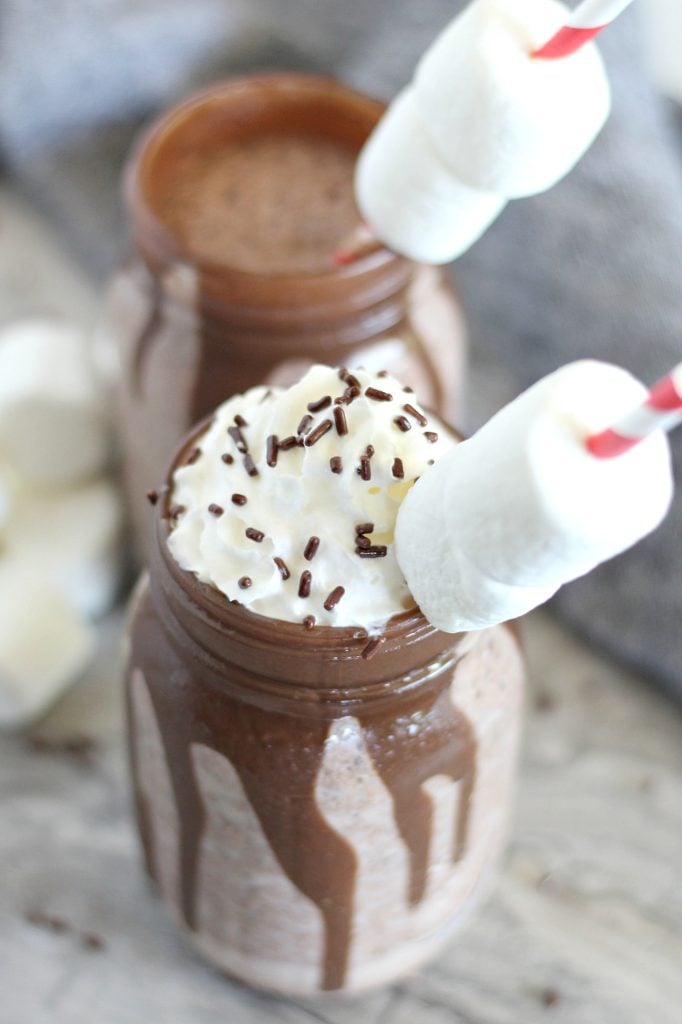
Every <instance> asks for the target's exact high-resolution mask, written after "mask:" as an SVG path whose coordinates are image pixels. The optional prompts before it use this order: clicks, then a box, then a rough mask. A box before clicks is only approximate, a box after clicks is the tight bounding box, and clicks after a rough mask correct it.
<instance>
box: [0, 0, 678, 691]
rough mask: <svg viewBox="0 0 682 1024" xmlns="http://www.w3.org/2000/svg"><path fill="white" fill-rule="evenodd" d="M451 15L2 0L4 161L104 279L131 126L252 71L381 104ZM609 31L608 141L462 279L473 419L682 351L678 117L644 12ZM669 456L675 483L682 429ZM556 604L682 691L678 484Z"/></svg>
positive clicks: (243, 2)
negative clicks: (288, 74) (294, 71)
mask: <svg viewBox="0 0 682 1024" xmlns="http://www.w3.org/2000/svg"><path fill="white" fill-rule="evenodd" d="M521 2H523V0H519V3H521ZM461 6H462V4H461V3H457V2H455V3H453V2H451V0H447V2H446V0H421V2H420V3H418V4H415V3H408V2H407V0H380V2H377V0H375V2H374V3H371V4H370V3H368V2H367V0H192V2H191V3H188V2H187V0H50V2H49V3H45V0H16V2H11V0H10V2H8V0H0V159H2V161H3V162H4V164H5V167H6V168H7V169H8V171H9V172H10V173H11V174H12V175H13V176H15V177H16V178H17V179H18V180H19V181H20V182H21V183H22V185H23V187H24V188H25V190H26V191H27V192H28V193H29V194H30V195H31V196H32V197H33V198H34V200H36V201H37V202H39V203H40V205H41V206H42V208H43V209H44V210H46V211H47V212H49V213H50V215H51V216H52V217H53V218H54V219H55V221H56V222H57V223H58V224H59V225H60V227H61V229H62V231H63V234H64V238H65V239H66V240H67V241H68V243H69V244H70V246H71V247H72V248H73V250H74V251H75V252H77V253H78V254H79V255H80V256H81V257H82V259H83V261H84V264H86V265H87V266H88V268H89V269H90V271H91V272H92V273H93V274H95V275H97V276H98V277H100V278H102V279H104V277H105V276H106V274H107V273H108V272H110V271H111V269H112V268H113V266H114V265H115V263H116V260H117V258H118V257H119V254H120V252H121V246H122V243H123V239H124V236H125V227H124V223H123V218H122V215H121V209H120V205H119V200H118V177H119V173H120V166H121V162H122V159H123V156H124V154H125V152H126V150H127V148H128V146H129V144H130V140H131V138H132V135H133V133H134V130H135V128H136V126H137V125H138V124H139V122H140V120H141V119H143V118H145V117H147V116H149V115H150V114H151V113H153V112H155V111H156V110H158V109H159V107H160V106H163V105H165V104H167V103H168V102H170V101H171V100H173V99H174V98H176V97H179V96H181V95H182V94H184V93H185V92H186V91H187V90H188V89H190V88H194V87H195V86H197V85H199V84H202V83H205V82H208V81H212V80H214V79H215V78H217V77H219V76H220V75H222V74H225V73H230V72H234V71H240V70H244V69H248V68H267V67H291V68H303V69H310V70H324V71H328V72H333V73H335V74H337V75H338V76H339V77H342V78H344V79H345V80H347V81H348V82H350V83H351V84H352V85H355V86H357V87H359V88H362V89H365V90H367V91H369V92H372V93H374V94H377V95H380V96H383V97H385V98H388V97H390V96H391V95H392V94H393V93H394V92H395V91H396V90H397V89H398V88H399V87H400V86H401V85H402V84H403V83H404V82H405V81H406V80H407V79H408V78H409V77H410V74H411V70H412V68H413V66H414V63H415V60H416V58H417V57H418V55H419V54H420V53H421V52H422V51H423V50H424V49H425V48H426V46H427V45H428V43H429V42H430V40H431V39H432V38H433V36H434V35H435V33H436V32H437V31H438V30H439V29H440V28H441V27H442V26H443V25H444V24H445V23H446V22H447V21H448V20H449V18H450V17H452V15H453V13H454V12H455V10H456V9H458V7H461ZM602 38H603V43H602V49H603V52H604V54H605V56H606V59H607V63H608V65H609V69H610V72H611V76H612V82H613V91H614V111H613V115H612V118H611V120H610V122H609V124H608V126H607V128H606V130H605V131H604V133H603V134H602V136H601V137H600V139H599V140H598V142H597V143H596V145H595V146H594V147H593V149H592V150H591V152H590V153H589V154H588V155H587V156H586V157H585V159H584V160H583V161H582V162H581V164H580V165H579V167H578V168H577V170H576V171H574V172H573V174H571V175H570V176H569V177H568V178H567V179H565V181H564V182H562V183H561V184H560V185H559V186H558V187H557V188H555V189H554V190H553V191H552V192H550V193H548V194H546V195H543V196H539V197H536V198H534V199H530V200H526V201H523V202H517V203H512V204H510V206H509V207H508V208H507V210H506V211H505V213H504V214H503V216H502V217H501V218H500V220H499V221H498V222H497V223H496V224H495V225H494V226H493V228H492V229H491V230H490V232H489V233H488V234H487V235H486V237H485V238H484V239H483V240H482V241H481V242H480V243H479V244H478V245H477V246H475V247H474V249H472V250H471V252H469V253H468V254H466V255H465V256H464V257H463V258H462V259H460V260H459V261H458V262H457V264H456V267H455V269H454V273H455V275H456V278H457V281H458V283H459V286H460V289H461V292H462V295H463V298H464V302H465V305H466V308H467V311H468V314H469V319H470V323H471V336H472V381H471V388H470V393H469V412H468V422H467V423H466V424H465V425H466V426H467V427H468V428H473V427H475V426H477V425H479V424H480V423H481V422H483V420H485V419H486V418H487V416H488V415H489V414H490V413H491V412H493V411H494V410H495V408H497V407H498V406H499V405H500V404H502V403H503V402H504V401H507V400H508V399H509V398H511V397H512V396H513V395H514V394H515V393H517V392H518V391H519V390H520V389H522V388H523V387H525V386H526V385H528V384H529V383H530V382H532V381H534V380H536V379H537V378H538V377H540V376H542V375H543V374H545V373H547V372H549V371H551V370H552V369H555V368H556V367H557V366H559V365H560V364H561V363H564V362H567V361H568V360H571V359H575V358H578V357H581V356H595V357H598V358H601V359H607V360H611V361H613V362H617V363H620V364H622V365H624V366H626V367H628V368H629V369H631V370H633V371H634V372H635V373H636V374H638V375H639V376H640V377H642V378H643V379H644V380H647V381H653V380H654V379H655V378H656V377H657V376H660V375H661V374H662V373H664V372H665V371H667V370H668V369H669V368H670V366H672V365H673V363H675V362H678V361H680V359H682V295H681V292H682V289H681V287H680V284H681V281H680V277H681V270H680V268H681V266H682V172H681V166H680V159H681V150H680V135H679V124H678V121H677V116H676V114H675V112H674V111H673V109H672V108H671V107H669V106H668V105H667V104H666V102H665V101H663V100H661V99H660V97H659V96H658V95H657V94H656V93H655V91H654V90H653V88H652V86H651V84H650V83H649V82H648V80H647V77H646V75H645V73H644V71H643V69H642V61H641V53H640V36H639V28H638V20H637V11H636V10H635V9H631V10H629V11H628V12H627V13H626V14H625V15H623V16H622V17H621V19H620V20H619V22H618V23H617V24H616V25H614V26H613V27H612V28H611V29H609V31H608V32H607V33H605V34H604V36H603V37H602ZM681 45H682V40H681ZM674 449H675V458H676V475H677V479H678V480H680V479H681V478H682V472H681V469H682V431H679V432H678V434H677V436H676V437H675V441H674ZM553 604H554V608H555V609H556V611H557V612H558V613H559V614H561V615H562V616H563V617H564V618H565V619H567V620H568V621H570V622H571V623H573V624H574V625H575V626H576V628H578V629H580V630H581V631H582V632H583V633H584V634H586V635H587V636H588V637H590V638H592V639H593V640H594V641H595V642H598V643H599V644H601V645H602V646H603V647H604V648H605V649H607V650H609V651H610V652H612V653H613V654H614V655H615V656H616V657H618V658H620V659H626V660H628V661H629V662H630V663H632V664H633V665H636V666H637V667H639V668H641V669H644V670H645V671H647V672H649V673H650V674H651V675H652V676H653V677H655V678H657V679H658V680H659V681H661V682H662V683H663V684H664V685H666V686H668V687H669V688H671V689H673V690H676V691H677V692H678V693H679V694H680V696H682V671H681V670H680V665H682V629H681V628H680V626H681V625H682V493H680V495H679V496H678V498H677V501H676V503H675V506H674V508H673V510H672V511H671V513H670V515H669V516H668V519H667V521H666V523H665V524H664V526H663V527H662V528H661V529H660V530H659V531H658V532H657V533H656V534H655V535H654V536H652V537H650V538H648V539H647V540H646V541H644V542H642V543H641V544H640V545H639V546H638V547H637V548H635V549H633V550H632V551H631V552H629V553H628V554H627V555H625V556H622V557H620V558H618V559H616V560H614V561H613V562H611V563H609V564H608V565H605V566H603V567H601V568H600V569H599V570H597V571H596V572H595V573H593V574H592V575H591V576H590V577H588V578H586V579H585V580H581V581H577V582H576V583H574V584H571V585H570V586H568V587H566V588H564V589H563V591H561V593H560V594H559V596H558V597H557V598H556V599H555V600H554V603H553Z"/></svg>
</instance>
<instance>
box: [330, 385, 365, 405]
mask: <svg viewBox="0 0 682 1024" xmlns="http://www.w3.org/2000/svg"><path fill="white" fill-rule="evenodd" d="M361 394H362V389H361V388H356V387H348V388H346V390H345V391H344V393H343V394H342V395H340V396H339V398H335V399H334V404H335V405H350V404H351V402H354V401H355V399H356V398H359V396H360V395H361Z"/></svg>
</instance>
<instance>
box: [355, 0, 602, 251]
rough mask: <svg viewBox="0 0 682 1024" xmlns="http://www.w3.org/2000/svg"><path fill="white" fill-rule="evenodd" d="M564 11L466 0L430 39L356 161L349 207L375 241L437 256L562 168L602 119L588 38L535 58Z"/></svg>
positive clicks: (532, 3) (536, 4) (546, 3)
mask: <svg viewBox="0 0 682 1024" xmlns="http://www.w3.org/2000/svg"><path fill="white" fill-rule="evenodd" d="M569 17H570V12H569V10H568V8H567V7H566V6H565V5H564V4H562V3H559V2H557V0H524V2H523V3H519V2H518V0H473V2H472V3H471V4H470V5H469V6H468V7H467V8H466V9H465V10H464V11H463V12H462V14H460V15H459V17H457V18H455V19H454V21H452V22H451V23H450V24H449V25H448V26H447V27H446V28H445V30H444V31H443V32H442V33H441V35H440V36H438V38H437V39H436V40H435V41H434V43H433V44H432V45H431V46H430V47H429V49H428V50H427V51H426V53H425V54H424V56H423V57H422V59H421V61H420V62H419V64H418V66H417V69H416V72H415V75H414V78H413V81H412V82H411V83H410V85H408V86H407V88H406V89H404V90H403V91H402V92H401V93H400V94H399V96H398V97H397V98H396V99H395V100H394V101H393V103H392V104H391V105H390V107H389V109H388V111H387V113H386V114H385V115H384V118H382V120H381V121H380V122H379V125H378V126H377V128H376V129H375V131H374V132H373V133H372V135H370V137H369V139H368V141H367V143H366V144H365V147H364V148H363V150H362V152H361V154H360V157H359V159H358V165H357V170H356V181H355V187H356V198H357V202H358V206H359V209H360V212H361V213H362V215H363V217H364V218H365V220H366V222H367V223H368V225H369V226H370V227H371V229H372V230H373V232H374V233H375V234H376V236H377V237H378V238H380V239H381V240H382V241H384V242H385V243H386V244H388V245H389V246H390V247H391V248H393V249H394V250H396V251H397V252H399V253H401V254H402V255H405V256H408V257H410V258H413V259H418V260H424V261H426V262H430V263H444V262H447V261H448V260H451V259H454V258H455V257H456V256H458V255H460V254H461V253H462V252H464V251H465V250H466V249H467V248H468V247H469V246H470V245H471V244H472V243H473V242H475V241H476V240H477V238H479V237H480V235H481V234H482V233H483V232H484V231H485V230H486V229H487V228H488V227H489V225H490V224H491V223H492V221H493V220H494V219H495V217H496V216H497V215H498V214H499V213H500V211H501V210H502V208H503V207H504V205H505V203H506V201H507V200H508V199H512V198H518V197H521V196H528V195H533V194H535V193H537V192H542V191H544V190H546V189H548V188H550V187H551V186H552V185H554V184H555V183H556V182H557V181H559V180H560V179H561V178H562V177H564V175H566V174H567V173H568V172H569V171H570V170H571V168H572V167H573V166H574V165H575V164H576V163H577V161H578V160H579V159H580V157H581V156H582V155H583V154H584V153H585V151H586V150H587V149H588V148H589V146H590V145H591V144H592V142H593V140H594V139H595V137H596V136H597V134H598V133H599V131H600V130H601V128H602V126H603V124H604V122H605V121H606V118H607V117H608V114H609V110H610V90H609V84H608V80H607V77H606V72H605V70H604V66H603V63H602V60H601V57H600V56H599V53H598V51H597V49H596V47H595V46H594V45H593V44H588V45H584V41H583V45H581V47H580V48H579V49H577V50H575V52H573V53H572V54H571V55H570V56H565V57H564V59H562V60H549V59H548V60H540V59H536V58H537V55H538V54H539V53H540V52H541V50H542V49H543V45H544V44H545V43H546V42H547V40H549V39H552V38H554V37H555V36H556V35H557V34H558V33H559V32H560V31H561V30H562V29H563V27H565V26H566V24H567V21H568V19H569Z"/></svg>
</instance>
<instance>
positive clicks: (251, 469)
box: [244, 452, 258, 476]
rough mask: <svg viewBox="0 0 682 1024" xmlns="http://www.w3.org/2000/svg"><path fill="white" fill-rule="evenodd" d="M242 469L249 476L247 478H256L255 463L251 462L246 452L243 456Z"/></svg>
mask: <svg viewBox="0 0 682 1024" xmlns="http://www.w3.org/2000/svg"><path fill="white" fill-rule="evenodd" d="M244 469H245V470H246V472H247V473H248V474H249V476H258V469H257V468H256V463H255V462H254V461H253V459H252V458H251V456H250V455H249V453H248V452H247V453H246V455H245V456H244Z"/></svg>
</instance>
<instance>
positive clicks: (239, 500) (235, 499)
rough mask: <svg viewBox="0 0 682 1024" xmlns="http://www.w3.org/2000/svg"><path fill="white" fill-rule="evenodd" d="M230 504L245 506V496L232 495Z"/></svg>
mask: <svg viewBox="0 0 682 1024" xmlns="http://www.w3.org/2000/svg"><path fill="white" fill-rule="evenodd" d="M232 504H233V505H246V495H245V494H233V495H232Z"/></svg>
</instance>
